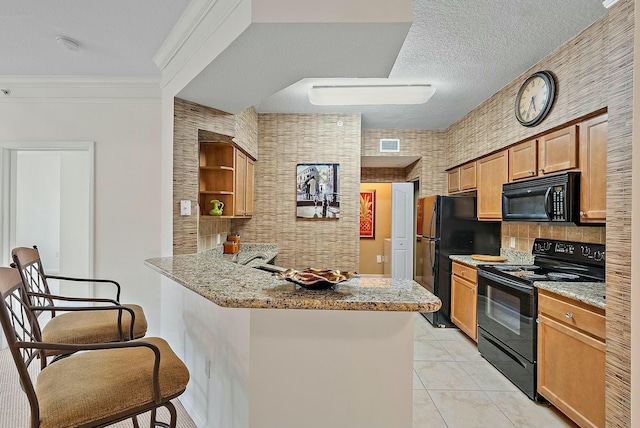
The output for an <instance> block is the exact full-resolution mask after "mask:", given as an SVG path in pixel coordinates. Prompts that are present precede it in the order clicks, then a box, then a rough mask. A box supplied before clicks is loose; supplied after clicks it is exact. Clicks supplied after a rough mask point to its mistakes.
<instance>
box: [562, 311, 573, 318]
mask: <svg viewBox="0 0 640 428" xmlns="http://www.w3.org/2000/svg"><path fill="white" fill-rule="evenodd" d="M564 316H565V317H567V318H573V314H572V313H571V312H567V313H566V314H564Z"/></svg>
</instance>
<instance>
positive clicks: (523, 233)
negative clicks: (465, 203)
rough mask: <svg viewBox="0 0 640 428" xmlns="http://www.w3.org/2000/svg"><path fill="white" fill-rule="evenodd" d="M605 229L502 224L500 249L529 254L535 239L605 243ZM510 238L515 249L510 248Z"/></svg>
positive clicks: (534, 224)
mask: <svg viewBox="0 0 640 428" xmlns="http://www.w3.org/2000/svg"><path fill="white" fill-rule="evenodd" d="M605 230H606V229H605V227H604V226H601V227H598V226H588V227H587V226H583V227H579V226H554V225H546V224H537V223H513V222H509V223H507V222H502V248H513V249H516V250H518V251H526V252H528V253H530V252H531V249H532V248H533V241H534V239H535V238H547V239H559V240H563V241H575V242H590V243H593V244H605V243H606V231H605ZM511 238H514V240H515V247H511V245H510V244H511Z"/></svg>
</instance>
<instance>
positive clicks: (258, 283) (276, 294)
mask: <svg viewBox="0 0 640 428" xmlns="http://www.w3.org/2000/svg"><path fill="white" fill-rule="evenodd" d="M250 245H255V247H252V246H250ZM263 245H274V244H241V250H240V254H239V256H238V261H239V262H240V263H241V262H242V260H243V259H244V260H246V259H247V258H249V257H250V256H251V255H252V254H256V253H257V252H269V250H268V249H267V248H266V247H262V246H263ZM243 251H246V255H245V254H242V253H243ZM275 254H277V246H275ZM275 254H274V257H275ZM231 257H232V255H229V254H225V255H222V251H221V249H220V248H217V249H214V250H208V251H205V252H202V253H198V254H189V255H178V256H173V257H161V258H153V259H148V260H145V264H146V265H147V266H149V267H150V268H152V269H154V270H156V271H158V272H160V273H161V274H163V275H165V276H167V277H169V278H171V279H172V280H174V281H176V282H177V283H179V284H181V285H183V286H185V287H187V288H189V289H190V290H193V291H194V292H196V293H198V294H200V295H201V296H203V297H205V298H207V299H209V300H211V301H212V302H214V303H215V304H217V305H219V306H222V307H227V308H273V309H322V310H360V311H409V312H433V311H437V310H438V309H440V306H441V304H442V302H441V301H440V299H438V298H437V297H436V296H434V295H433V294H432V293H430V292H429V291H428V290H426V289H425V288H424V287H422V286H421V285H420V284H418V283H417V282H415V281H413V280H408V279H391V278H352V279H350V280H349V281H345V282H342V283H340V284H338V285H337V286H336V287H335V288H332V289H328V290H317V291H315V290H306V289H304V288H300V287H299V286H297V285H296V284H294V283H292V282H289V281H287V280H279V279H277V278H276V277H275V275H274V274H273V273H272V272H266V271H263V270H260V269H256V268H255V267H252V266H259V265H261V264H265V261H264V260H259V259H256V260H254V261H252V262H251V263H250V264H249V265H247V266H243V265H241V264H236V263H232V262H231V261H229V260H230V259H231ZM281 269H283V268H281Z"/></svg>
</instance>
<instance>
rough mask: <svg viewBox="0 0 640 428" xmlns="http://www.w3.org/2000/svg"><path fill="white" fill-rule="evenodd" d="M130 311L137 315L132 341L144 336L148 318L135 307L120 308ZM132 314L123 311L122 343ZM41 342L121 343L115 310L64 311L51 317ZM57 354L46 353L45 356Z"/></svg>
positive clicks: (43, 330) (140, 309)
mask: <svg viewBox="0 0 640 428" xmlns="http://www.w3.org/2000/svg"><path fill="white" fill-rule="evenodd" d="M123 306H126V307H128V308H131V309H133V312H134V314H135V315H136V319H135V322H134V324H133V336H134V337H133V338H134V339H138V338H140V337H144V335H145V333H146V332H147V319H146V318H145V316H144V311H143V310H142V308H141V307H140V306H138V305H123ZM130 325H131V315H130V314H129V312H124V311H123V312H122V329H123V334H124V338H125V340H130V339H131V338H130V337H129V326H130ZM42 341H43V342H50V343H70V344H84V343H108V342H118V341H120V336H119V334H118V311H117V310H108V311H107V310H104V311H79V312H65V313H61V314H59V315H56V316H55V317H53V318H52V319H51V320H50V321H49V322H48V323H47V324H46V325H45V326H44V328H43V329H42ZM58 353H59V352H55V351H48V352H47V354H48V355H54V354H58Z"/></svg>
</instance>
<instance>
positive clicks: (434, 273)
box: [429, 239, 436, 278]
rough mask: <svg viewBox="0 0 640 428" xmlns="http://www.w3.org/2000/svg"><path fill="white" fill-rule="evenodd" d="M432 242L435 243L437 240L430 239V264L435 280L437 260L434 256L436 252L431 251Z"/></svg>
mask: <svg viewBox="0 0 640 428" xmlns="http://www.w3.org/2000/svg"><path fill="white" fill-rule="evenodd" d="M432 242H435V239H429V264H430V265H431V276H432V277H433V278H435V277H436V258H435V257H434V256H433V253H434V251H432V250H431V243H432ZM434 247H435V245H434ZM434 250H435V248H434Z"/></svg>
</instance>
